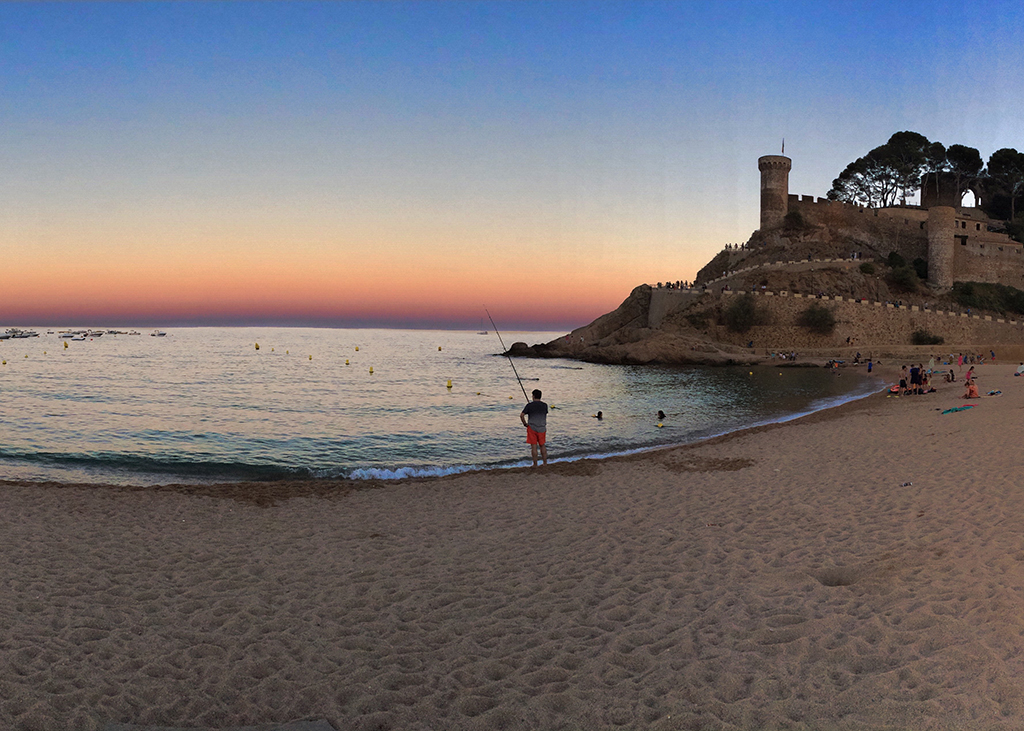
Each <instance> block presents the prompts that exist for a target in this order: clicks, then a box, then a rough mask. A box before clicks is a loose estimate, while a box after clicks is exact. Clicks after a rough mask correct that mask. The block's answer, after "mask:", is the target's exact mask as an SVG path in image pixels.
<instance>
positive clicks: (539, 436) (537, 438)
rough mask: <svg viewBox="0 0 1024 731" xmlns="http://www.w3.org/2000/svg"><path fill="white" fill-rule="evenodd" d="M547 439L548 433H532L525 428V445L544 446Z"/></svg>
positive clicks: (529, 429) (531, 430)
mask: <svg viewBox="0 0 1024 731" xmlns="http://www.w3.org/2000/svg"><path fill="white" fill-rule="evenodd" d="M547 437H548V433H547V432H546V431H534V430H533V429H531V428H530V427H526V443H527V444H544V441H545V440H546V439H547Z"/></svg>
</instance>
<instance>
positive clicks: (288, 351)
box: [284, 350, 292, 355]
mask: <svg viewBox="0 0 1024 731" xmlns="http://www.w3.org/2000/svg"><path fill="white" fill-rule="evenodd" d="M291 352H292V351H290V350H286V351H284V354H285V355H288V354H289V353H291Z"/></svg>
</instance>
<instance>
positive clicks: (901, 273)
mask: <svg viewBox="0 0 1024 731" xmlns="http://www.w3.org/2000/svg"><path fill="white" fill-rule="evenodd" d="M889 281H890V282H891V283H892V285H893V286H894V287H895V288H896V289H897V290H899V291H901V292H916V291H917V288H918V287H919V286H920V284H921V280H920V279H918V277H917V272H915V271H914V270H913V269H911V268H910V267H908V266H907V265H906V264H904V265H903V266H898V267H896V268H895V269H893V270H892V272H891V273H890V274H889Z"/></svg>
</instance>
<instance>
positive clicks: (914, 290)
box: [509, 224, 1024, 365]
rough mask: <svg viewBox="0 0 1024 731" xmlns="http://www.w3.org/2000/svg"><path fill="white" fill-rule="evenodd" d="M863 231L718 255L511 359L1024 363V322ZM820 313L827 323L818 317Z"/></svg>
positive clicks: (799, 235) (516, 350)
mask: <svg viewBox="0 0 1024 731" xmlns="http://www.w3.org/2000/svg"><path fill="white" fill-rule="evenodd" d="M871 234H872V232H870V231H867V232H865V231H856V230H848V229H844V230H836V229H833V228H830V227H829V226H827V225H823V224H817V225H806V226H805V225H795V226H788V227H785V228H782V229H779V230H775V231H771V232H768V233H766V234H762V233H761V232H755V234H754V235H753V236H752V237H751V239H750V241H748V242H747V243H746V244H745V245H744V246H742V247H732V248H728V249H725V250H723V251H721V252H720V253H719V254H717V255H716V256H715V257H714V258H713V259H712V260H711V261H710V262H708V264H707V265H705V266H704V267H703V268H702V269H701V270H700V272H698V274H697V277H696V279H695V281H694V282H693V283H692V286H690V287H687V288H677V287H675V286H672V287H670V286H668V285H660V286H659V285H655V286H651V285H647V284H643V285H640V286H638V287H636V288H635V289H634V290H633V291H632V292H631V293H630V294H629V296H628V297H627V298H626V299H625V300H624V301H623V302H622V304H621V305H619V307H618V308H616V309H615V310H614V311H612V312H609V313H607V314H605V315H602V316H601V317H599V318H597V319H596V320H594V321H593V322H591V323H590V324H588V325H585V326H583V327H580V328H577V329H575V330H573V331H572V332H570V333H568V334H567V335H564V336H561V337H559V338H557V339H556V340H552V341H551V342H548V343H540V344H533V345H529V344H527V343H522V342H520V343H515V344H513V346H512V347H511V348H510V350H509V354H510V355H513V356H523V357H542V358H544V357H547V358H572V359H576V360H582V361H588V362H595V363H615V364H644V363H664V364H692V365H732V364H754V363H759V362H762V361H764V360H766V359H772V358H774V355H773V354H777V353H781V352H785V353H787V354H788V353H792V352H796V353H797V354H798V355H799V356H802V357H798V358H797V359H796V360H795V361H789V360H787V361H786V362H787V363H788V364H791V365H792V364H801V363H803V364H808V363H811V362H813V363H820V362H824V360H826V359H829V358H851V359H852V358H853V357H854V356H855V355H856V354H857V353H860V354H861V356H862V358H867V357H874V358H876V359H877V358H882V357H886V356H888V357H903V356H906V357H915V356H916V355H918V354H921V355H925V357H927V354H943V353H950V352H976V353H985V354H987V353H988V352H989V351H990V350H998V351H1000V352H1001V353H1002V354H1003V357H1006V358H1013V359H1018V358H1022V357H1024V321H1022V320H1020V319H1018V318H1019V316H1015V315H1012V314H1007V313H1003V312H1000V311H997V310H985V309H978V308H974V309H972V308H970V307H965V306H963V304H962V303H961V302H960V301H959V300H958V299H957V298H956V297H955V296H954V294H953V293H952V292H951V291H949V290H941V289H938V288H935V287H932V286H930V285H928V284H926V283H925V282H923V281H921V280H920V279H918V278H917V277H916V276H913V275H912V274H909V275H908V273H910V272H912V271H913V270H912V268H911V267H910V266H909V265H908V264H906V263H905V262H901V261H900V259H899V258H896V259H893V258H892V257H891V256H890V254H891V252H892V251H893V249H892V242H890V241H888V240H887V239H886V238H885V237H881V236H873V235H871ZM823 313H824V314H823Z"/></svg>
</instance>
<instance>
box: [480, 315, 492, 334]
mask: <svg viewBox="0 0 1024 731" xmlns="http://www.w3.org/2000/svg"><path fill="white" fill-rule="evenodd" d="M477 335H490V333H489V332H487V331H486V330H484V318H482V317H481V318H480V332H478V333H477Z"/></svg>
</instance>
